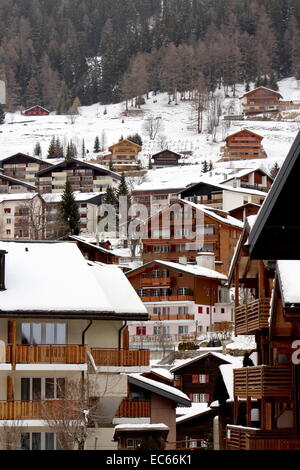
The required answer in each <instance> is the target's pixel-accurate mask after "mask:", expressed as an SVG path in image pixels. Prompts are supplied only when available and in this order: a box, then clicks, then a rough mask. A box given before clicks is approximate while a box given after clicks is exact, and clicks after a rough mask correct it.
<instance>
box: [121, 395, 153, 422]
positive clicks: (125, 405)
mask: <svg viewBox="0 0 300 470" xmlns="http://www.w3.org/2000/svg"><path fill="white" fill-rule="evenodd" d="M150 416H151V401H150V400H127V399H126V400H123V401H122V403H121V405H120V406H119V409H118V411H117V414H116V417H117V418H150Z"/></svg>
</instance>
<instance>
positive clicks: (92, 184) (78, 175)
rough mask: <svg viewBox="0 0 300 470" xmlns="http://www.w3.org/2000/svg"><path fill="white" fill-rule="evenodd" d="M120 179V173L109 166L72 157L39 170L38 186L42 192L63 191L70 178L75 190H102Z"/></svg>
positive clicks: (86, 191)
mask: <svg viewBox="0 0 300 470" xmlns="http://www.w3.org/2000/svg"><path fill="white" fill-rule="evenodd" d="M120 179H121V177H120V175H118V174H117V173H114V172H113V171H110V170H108V169H107V168H104V167H101V166H100V165H96V164H91V163H88V162H83V161H82V160H78V159H76V158H71V159H69V160H64V161H63V162H61V163H59V164H57V165H54V166H52V167H50V168H46V169H43V170H41V171H39V172H38V173H37V186H38V191H39V192H41V193H51V192H63V190H64V187H65V183H66V181H67V180H68V181H69V182H70V183H71V185H72V189H73V191H82V192H85V193H88V192H101V191H104V190H105V189H106V188H107V186H115V185H116V184H117V183H118V182H119V180H120Z"/></svg>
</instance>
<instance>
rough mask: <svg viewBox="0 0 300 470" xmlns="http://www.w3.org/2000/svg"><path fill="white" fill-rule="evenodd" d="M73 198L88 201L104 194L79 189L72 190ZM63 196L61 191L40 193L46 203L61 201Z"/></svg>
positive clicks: (78, 200)
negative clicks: (83, 191)
mask: <svg viewBox="0 0 300 470" xmlns="http://www.w3.org/2000/svg"><path fill="white" fill-rule="evenodd" d="M73 194H74V198H75V201H77V202H88V201H89V200H90V199H93V198H95V197H97V196H101V195H103V194H105V193H104V192H99V193H81V192H80V191H74V192H73ZM62 196H63V193H44V194H42V197H43V199H44V201H45V202H47V203H51V202H53V203H57V202H60V201H61V198H62Z"/></svg>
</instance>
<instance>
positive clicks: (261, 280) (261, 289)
mask: <svg viewBox="0 0 300 470" xmlns="http://www.w3.org/2000/svg"><path fill="white" fill-rule="evenodd" d="M265 282H266V271H265V266H264V262H263V261H259V262H258V298H259V299H262V298H264V297H265V296H266V295H265V294H266V292H265V291H266V289H265V285H266V284H265Z"/></svg>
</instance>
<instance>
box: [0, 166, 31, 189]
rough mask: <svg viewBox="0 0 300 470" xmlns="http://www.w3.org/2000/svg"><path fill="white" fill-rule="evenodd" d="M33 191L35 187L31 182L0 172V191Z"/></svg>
mask: <svg viewBox="0 0 300 470" xmlns="http://www.w3.org/2000/svg"><path fill="white" fill-rule="evenodd" d="M0 171H1V169H0ZM35 191H36V187H35V186H34V185H33V184H30V183H27V182H25V181H24V180H18V179H16V178H12V177H10V176H7V175H5V174H4V173H0V193H2V194H4V193H25V192H35Z"/></svg>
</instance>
